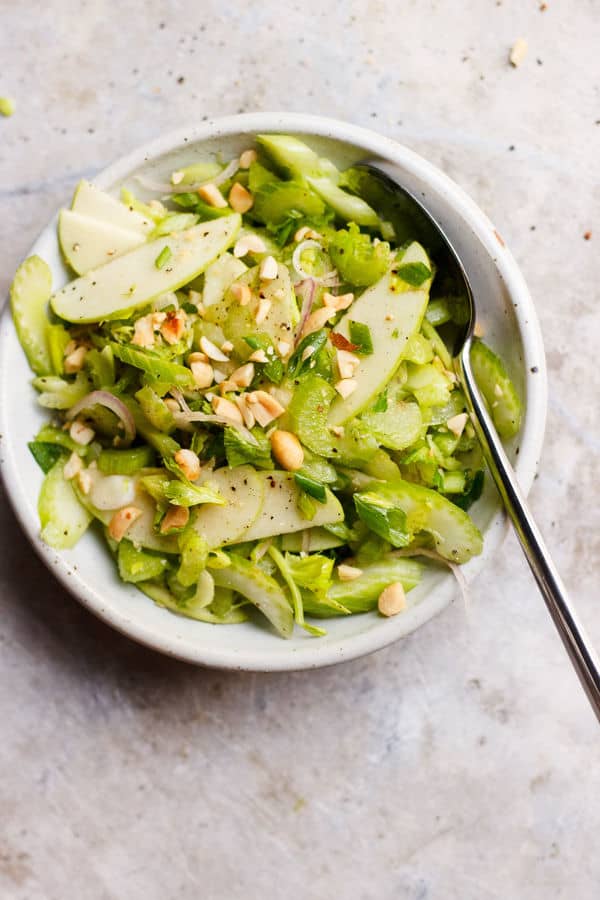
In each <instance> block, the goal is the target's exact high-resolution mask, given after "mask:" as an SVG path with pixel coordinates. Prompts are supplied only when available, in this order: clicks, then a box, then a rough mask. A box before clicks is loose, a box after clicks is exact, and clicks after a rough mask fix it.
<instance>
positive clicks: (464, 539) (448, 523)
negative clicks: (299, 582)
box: [342, 480, 483, 602]
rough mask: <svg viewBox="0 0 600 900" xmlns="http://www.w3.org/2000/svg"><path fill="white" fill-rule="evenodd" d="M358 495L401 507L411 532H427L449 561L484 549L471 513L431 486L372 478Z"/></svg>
mask: <svg viewBox="0 0 600 900" xmlns="http://www.w3.org/2000/svg"><path fill="white" fill-rule="evenodd" d="M356 497H359V498H363V499H365V500H366V501H368V500H369V498H373V499H374V501H375V502H385V503H386V504H389V507H390V508H395V509H400V510H402V512H403V513H404V514H405V516H406V528H407V530H408V531H409V532H410V533H412V534H417V533H418V532H419V531H425V532H428V533H429V534H430V535H431V537H432V538H433V541H434V544H435V549H436V550H437V552H438V553H439V554H440V556H443V557H444V559H448V560H450V562H454V563H464V562H467V561H468V560H469V559H471V557H472V556H477V555H478V554H479V553H481V551H482V549H483V539H482V537H481V532H480V531H479V529H478V528H477V526H476V525H475V523H474V522H473V520H472V519H471V517H470V516H469V515H468V514H467V513H466V512H464V510H462V509H459V507H458V506H455V505H454V504H453V503H451V502H450V501H449V500H447V499H446V498H445V497H442V496H441V495H440V494H438V493H436V491H433V490H430V489H429V488H426V487H422V486H421V485H419V484H412V483H411V482H408V481H402V480H396V481H388V482H373V484H371V485H369V486H368V487H367V489H366V491H364V492H361V493H359V494H357V495H355V498H356ZM342 602H343V601H342Z"/></svg>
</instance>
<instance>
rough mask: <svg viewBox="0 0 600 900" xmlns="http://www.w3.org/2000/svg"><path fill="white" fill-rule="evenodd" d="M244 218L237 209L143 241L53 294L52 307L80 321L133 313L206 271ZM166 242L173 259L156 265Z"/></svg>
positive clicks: (64, 316) (67, 316) (74, 320)
mask: <svg viewBox="0 0 600 900" xmlns="http://www.w3.org/2000/svg"><path fill="white" fill-rule="evenodd" d="M240 223H241V217H240V216H239V215H237V213H234V214H233V215H231V216H226V217H223V218H220V219H215V220H213V221H212V222H204V223H202V224H200V225H196V226H195V227H194V228H191V229H189V231H186V232H185V233H181V234H179V233H178V234H176V235H175V236H173V237H162V238H158V239H157V240H156V241H151V242H149V243H146V244H143V245H142V246H141V247H137V248H136V249H135V250H131V251H130V252H129V253H126V254H124V255H123V256H120V257H119V258H118V259H115V260H113V262H110V263H106V264H105V265H103V266H101V267H100V268H99V269H93V270H92V271H90V272H88V273H86V274H85V275H82V276H81V277H80V278H76V279H75V281H72V282H70V283H69V284H67V285H65V287H64V288H62V289H61V290H60V291H57V293H56V294H54V296H53V297H52V299H51V306H52V309H53V310H54V312H55V313H56V315H58V316H60V317H61V318H63V319H66V320H67V321H68V322H76V323H85V322H98V321H102V320H107V319H115V318H129V316H130V315H131V314H132V312H133V311H134V310H136V309H139V308H140V307H142V306H147V305H148V304H149V303H151V302H152V300H154V299H155V297H157V296H159V295H160V294H164V293H165V292H167V291H175V290H177V289H178V288H180V287H182V286H183V285H185V284H187V283H188V282H189V281H192V280H193V279H194V278H196V277H197V276H198V275H200V274H201V273H202V272H204V270H205V269H206V268H207V267H208V266H209V265H210V263H211V262H213V260H215V259H216V258H217V256H219V254H221V253H222V252H223V251H224V250H226V249H227V247H229V245H230V244H231V243H232V242H233V241H234V240H235V237H236V234H237V232H238V230H239V227H240ZM167 246H168V247H170V249H171V253H172V262H171V264H170V265H168V266H165V268H164V269H157V268H156V266H155V265H154V261H155V259H156V257H157V256H158V255H159V254H160V252H161V251H162V249H163V248H164V247H167Z"/></svg>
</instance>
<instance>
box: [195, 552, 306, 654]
mask: <svg viewBox="0 0 600 900" xmlns="http://www.w3.org/2000/svg"><path fill="white" fill-rule="evenodd" d="M229 558H230V560H231V565H229V566H227V567H226V568H224V569H213V570H212V575H213V578H214V580H215V584H216V585H218V586H219V587H224V588H230V589H231V590H234V591H237V593H238V594H241V595H242V596H243V597H246V598H247V599H248V600H250V601H251V602H252V603H253V604H254V605H255V606H256V607H257V609H259V610H260V611H261V613H263V615H265V616H266V617H267V619H268V620H269V621H270V622H271V624H272V625H273V627H274V628H275V629H276V630H277V632H278V633H279V634H280V635H281V637H284V638H289V637H291V635H292V631H293V630H294V614H293V611H292V607H291V606H290V604H289V602H288V599H287V597H286V596H285V594H284V592H283V590H282V589H281V588H280V587H279V585H278V584H277V582H276V581H275V580H274V579H273V578H271V577H270V576H269V575H267V574H265V572H263V571H262V570H261V569H259V568H258V567H257V566H255V565H254V563H251V562H249V561H248V560H246V559H242V558H241V557H239V556H236V555H235V554H232V555H231V556H230V557H229Z"/></svg>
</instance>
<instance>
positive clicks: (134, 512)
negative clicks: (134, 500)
mask: <svg viewBox="0 0 600 900" xmlns="http://www.w3.org/2000/svg"><path fill="white" fill-rule="evenodd" d="M141 514H142V511H141V509H138V508H137V506H124V507H123V508H122V509H119V510H117V512H116V513H115V514H114V516H113V517H112V519H111V520H110V522H109V523H108V533H109V534H110V536H111V538H112V539H113V540H114V541H120V540H121V538H122V537H124V536H125V534H126V532H127V531H128V529H129V528H130V527H131V526H132V525H133V523H134V522H135V520H136V519H139V517H140V516H141Z"/></svg>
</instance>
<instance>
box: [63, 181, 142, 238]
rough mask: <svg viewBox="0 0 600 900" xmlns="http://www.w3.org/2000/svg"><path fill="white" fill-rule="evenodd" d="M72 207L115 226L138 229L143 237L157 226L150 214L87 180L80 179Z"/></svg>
mask: <svg viewBox="0 0 600 900" xmlns="http://www.w3.org/2000/svg"><path fill="white" fill-rule="evenodd" d="M71 209H72V211H73V212H76V213H79V214H80V215H82V216H89V217H90V218H91V219H98V220H99V221H101V222H105V223H106V224H107V225H110V226H112V227H114V228H124V229H125V230H127V231H136V232H138V233H139V234H141V235H142V236H143V237H147V236H148V235H149V234H150V232H151V231H152V230H153V229H154V227H155V223H154V221H153V220H152V219H151V218H150V217H149V216H145V215H142V213H140V212H138V211H137V210H135V209H134V208H133V206H130V205H127V204H125V203H122V202H121V201H120V200H116V199H115V198H114V197H111V195H110V194H107V193H106V191H102V190H100V188H98V187H96V185H94V184H91V182H89V181H85V180H83V181H80V182H79V184H78V185H77V187H76V188H75V193H74V194H73V201H72V203H71Z"/></svg>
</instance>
